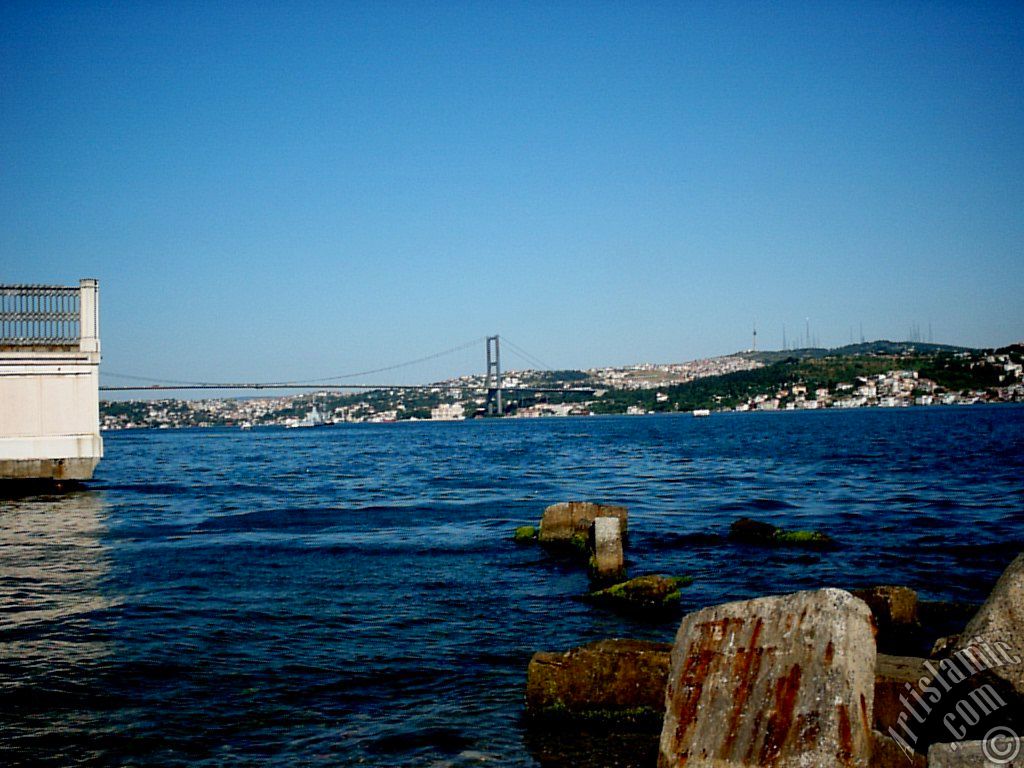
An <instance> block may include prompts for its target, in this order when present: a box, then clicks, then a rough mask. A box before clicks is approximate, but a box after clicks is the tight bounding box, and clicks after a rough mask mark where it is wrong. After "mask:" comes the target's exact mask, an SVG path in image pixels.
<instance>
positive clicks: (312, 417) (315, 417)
mask: <svg viewBox="0 0 1024 768" xmlns="http://www.w3.org/2000/svg"><path fill="white" fill-rule="evenodd" d="M326 424H327V421H326V419H324V417H323V414H322V413H320V411H319V410H318V409H317V407H316V406H315V405H314V406H313V407H312V408H311V409H310V411H309V413H307V414H306V415H305V416H304V417H303V418H302V419H299V420H298V421H295V422H292V423H290V424H285V427H287V428H288V429H296V428H299V427H322V426H324V425H326Z"/></svg>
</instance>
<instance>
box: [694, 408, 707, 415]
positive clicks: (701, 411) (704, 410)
mask: <svg viewBox="0 0 1024 768" xmlns="http://www.w3.org/2000/svg"><path fill="white" fill-rule="evenodd" d="M693 415H694V416H700V417H703V416H710V415H711V411H710V410H708V409H707V408H696V409H694V411H693Z"/></svg>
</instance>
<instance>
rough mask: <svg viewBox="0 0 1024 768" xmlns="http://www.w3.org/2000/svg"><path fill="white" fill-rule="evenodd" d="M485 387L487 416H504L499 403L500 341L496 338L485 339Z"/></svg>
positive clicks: (503, 410)
mask: <svg viewBox="0 0 1024 768" xmlns="http://www.w3.org/2000/svg"><path fill="white" fill-rule="evenodd" d="M484 386H486V387H487V405H486V411H487V415H488V416H504V415H505V409H504V407H503V406H502V403H501V341H500V339H499V337H498V336H488V337H487V378H486V381H485V382H484Z"/></svg>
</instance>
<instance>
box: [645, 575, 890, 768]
mask: <svg viewBox="0 0 1024 768" xmlns="http://www.w3.org/2000/svg"><path fill="white" fill-rule="evenodd" d="M671 663H672V666H671V669H670V672H669V678H668V685H667V687H666V702H667V705H666V712H665V722H664V727H663V729H662V732H661V745H660V753H659V758H658V765H659V766H661V767H662V768H668V767H669V766H672V767H673V768H674V767H675V766H679V765H683V764H685V765H686V766H687V768H717V767H720V766H734V767H736V768H739V767H741V766H750V767H751V768H752V767H753V766H762V765H771V766H776V768H803V767H804V766H847V768H851V767H852V768H868V765H869V761H870V757H871V748H872V733H871V722H870V718H871V706H872V700H873V698H874V682H875V643H874V627H873V624H872V619H871V612H870V611H869V610H868V607H867V605H865V604H864V603H863V602H862V601H861V600H858V599H857V598H855V597H853V596H852V595H851V594H849V593H848V592H844V591H842V590H838V589H825V590H820V591H816V592H800V593H797V594H793V595H786V596H783V597H766V598H761V599H758V600H749V601H746V602H739V603H728V604H726V605H720V606H716V607H713V608H706V609H704V610H702V611H698V612H697V613H693V614H690V615H689V616H687V617H686V618H684V619H683V622H682V625H681V626H680V628H679V633H678V634H677V636H676V641H675V645H674V646H673V648H672V662H671Z"/></svg>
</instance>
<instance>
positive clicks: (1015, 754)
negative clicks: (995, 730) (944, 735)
mask: <svg viewBox="0 0 1024 768" xmlns="http://www.w3.org/2000/svg"><path fill="white" fill-rule="evenodd" d="M928 768H1024V745H1022V742H1021V739H1020V738H1019V737H1017V736H1012V735H1010V734H1009V733H1002V734H997V735H995V736H994V737H993V738H991V739H988V740H987V741H963V742H959V743H950V744H934V745H932V748H931V749H930V750H928Z"/></svg>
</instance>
